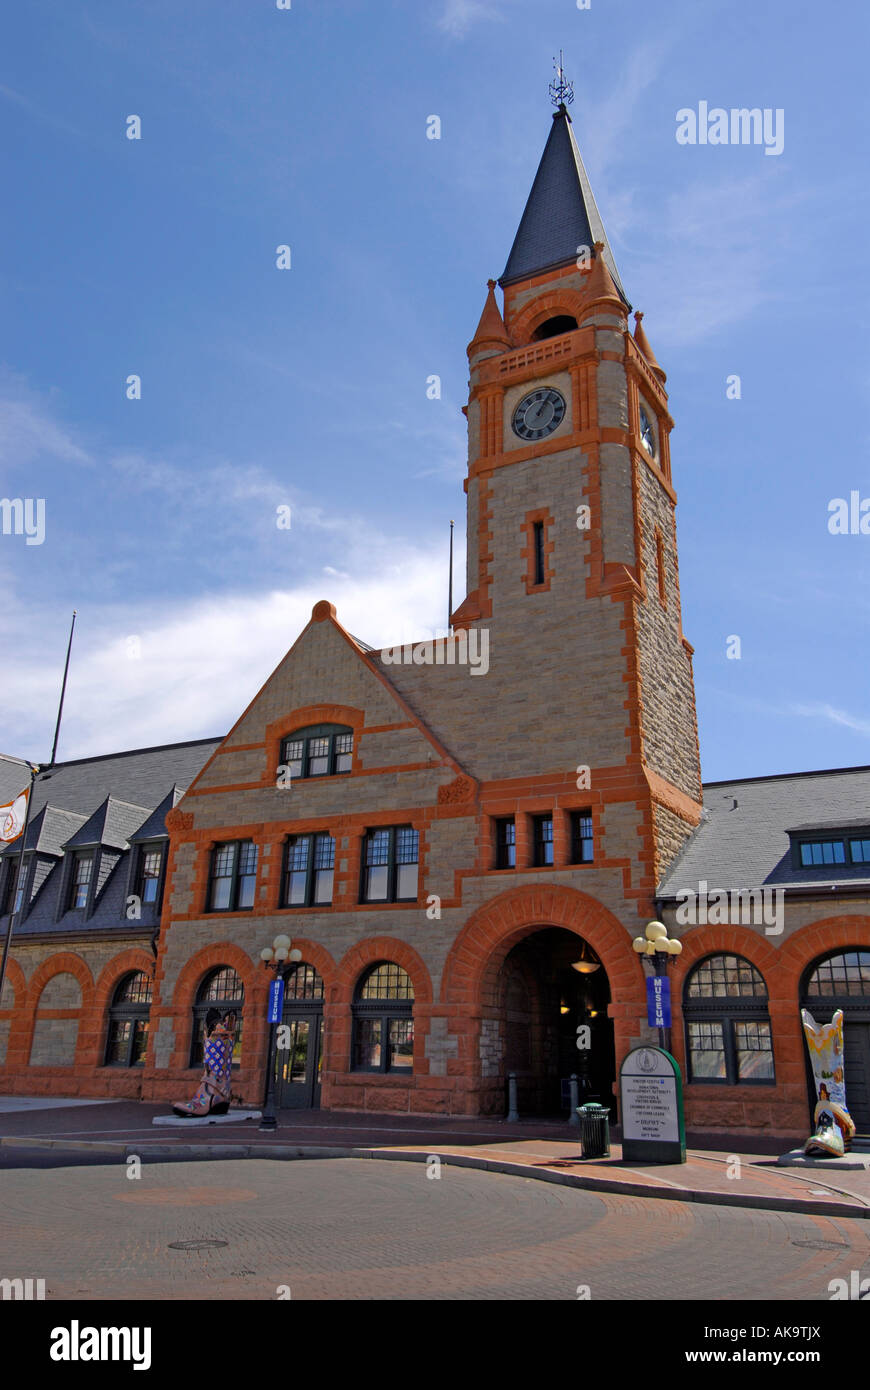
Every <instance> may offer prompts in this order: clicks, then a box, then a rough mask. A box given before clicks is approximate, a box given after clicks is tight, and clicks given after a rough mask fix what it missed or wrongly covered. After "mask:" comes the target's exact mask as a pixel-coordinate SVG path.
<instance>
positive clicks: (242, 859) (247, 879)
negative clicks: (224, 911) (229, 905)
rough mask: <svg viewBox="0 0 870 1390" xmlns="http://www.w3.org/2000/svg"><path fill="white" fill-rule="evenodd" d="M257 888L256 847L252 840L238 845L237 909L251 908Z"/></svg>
mask: <svg viewBox="0 0 870 1390" xmlns="http://www.w3.org/2000/svg"><path fill="white" fill-rule="evenodd" d="M256 887H257V846H256V845H255V844H254V843H253V841H252V840H243V841H242V843H241V844H240V845H239V892H238V901H237V904H236V905H237V907H253V905H254V894H255V891H256Z"/></svg>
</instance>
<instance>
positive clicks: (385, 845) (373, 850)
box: [366, 830, 390, 866]
mask: <svg viewBox="0 0 870 1390" xmlns="http://www.w3.org/2000/svg"><path fill="white" fill-rule="evenodd" d="M389 860H390V832H389V830H373V831H371V832H370V833H369V835H368V836H367V837H366V864H368V865H370V866H371V865H375V864H388V863H389Z"/></svg>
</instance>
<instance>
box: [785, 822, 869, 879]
mask: <svg viewBox="0 0 870 1390" xmlns="http://www.w3.org/2000/svg"><path fill="white" fill-rule="evenodd" d="M788 833H789V837H790V839H791V842H792V863H793V865H794V867H795V868H799V869H826V868H828V867H833V866H835V865H840V864H842V866H843V868H844V869H849V868H852V867H853V866H858V865H861V864H870V826H868V825H864V824H861V823H860V822H859V823H858V824H853V825H852V826H850V825H848V824H846V825H843V824H840V825H832V826H830V827H829V826H819V827H815V826H811V825H806V826H798V827H797V828H796V829H794V830H790V831H789V832H788Z"/></svg>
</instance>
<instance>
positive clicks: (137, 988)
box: [113, 970, 153, 1004]
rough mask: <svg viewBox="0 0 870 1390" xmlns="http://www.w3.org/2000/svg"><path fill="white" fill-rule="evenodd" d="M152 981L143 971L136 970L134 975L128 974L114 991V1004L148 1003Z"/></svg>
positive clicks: (149, 1001)
mask: <svg viewBox="0 0 870 1390" xmlns="http://www.w3.org/2000/svg"><path fill="white" fill-rule="evenodd" d="M152 989H153V986H152V983H151V980H150V979H149V977H148V976H147V975H146V974H145V972H144V971H142V970H140V971H137V973H136V974H135V975H128V976H127V978H126V979H125V980H122V981H121V983H120V984H119V985H118V988H117V990H116V992H115V998H114V1001H113V1002H114V1003H115V1004H150V1003H151V994H152Z"/></svg>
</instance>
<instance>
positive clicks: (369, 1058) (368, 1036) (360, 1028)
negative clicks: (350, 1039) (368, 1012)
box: [353, 1018, 381, 1068]
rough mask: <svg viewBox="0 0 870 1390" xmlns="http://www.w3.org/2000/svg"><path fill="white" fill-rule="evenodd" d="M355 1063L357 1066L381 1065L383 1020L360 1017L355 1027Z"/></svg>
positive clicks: (370, 1066)
mask: <svg viewBox="0 0 870 1390" xmlns="http://www.w3.org/2000/svg"><path fill="white" fill-rule="evenodd" d="M353 1064H354V1066H355V1067H368V1068H372V1067H379V1066H380V1065H381V1020H380V1019H379V1018H358V1019H357V1020H356V1023H355V1027H354V1049H353Z"/></svg>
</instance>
